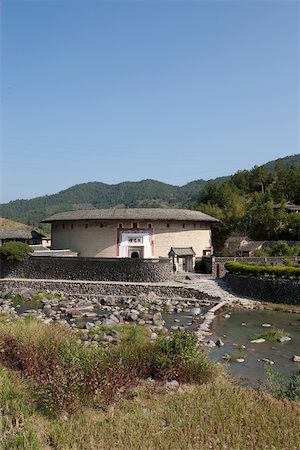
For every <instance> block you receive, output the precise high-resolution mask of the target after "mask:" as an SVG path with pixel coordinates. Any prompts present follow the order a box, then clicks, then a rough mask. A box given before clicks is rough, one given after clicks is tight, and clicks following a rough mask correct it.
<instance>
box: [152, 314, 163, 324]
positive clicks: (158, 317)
mask: <svg viewBox="0 0 300 450" xmlns="http://www.w3.org/2000/svg"><path fill="white" fill-rule="evenodd" d="M152 319H153V322H154V323H155V325H161V324H162V323H164V320H163V318H162V315H161V313H160V312H157V313H155V314H153V318H152Z"/></svg>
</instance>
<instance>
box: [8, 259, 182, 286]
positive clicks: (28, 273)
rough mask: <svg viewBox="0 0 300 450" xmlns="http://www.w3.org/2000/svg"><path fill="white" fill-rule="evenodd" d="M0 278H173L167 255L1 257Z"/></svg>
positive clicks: (130, 279)
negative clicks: (19, 259)
mask: <svg viewBox="0 0 300 450" xmlns="http://www.w3.org/2000/svg"><path fill="white" fill-rule="evenodd" d="M0 276H1V278H6V277H10V278H34V279H59V280H88V281H131V282H137V283H138V282H160V281H166V280H170V279H173V271H172V266H171V264H170V262H169V260H168V259H158V260H149V259H128V258H112V259H110V258H62V257H57V258H56V257H38V256H35V257H32V258H28V259H27V260H25V261H23V262H21V263H17V264H13V263H7V262H4V261H1V266H0Z"/></svg>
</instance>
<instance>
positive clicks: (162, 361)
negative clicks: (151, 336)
mask: <svg viewBox="0 0 300 450" xmlns="http://www.w3.org/2000/svg"><path fill="white" fill-rule="evenodd" d="M125 331H126V339H124V341H123V342H122V343H121V344H120V345H119V346H109V347H101V346H99V347H98V346H97V347H93V346H85V345H84V344H83V342H81V341H78V336H77V335H76V333H75V332H74V331H70V330H68V329H67V328H65V327H62V326H58V325H50V326H49V325H48V326H47V325H45V324H43V323H41V322H39V321H38V320H36V319H33V318H28V317H27V318H25V319H21V318H19V319H9V320H8V321H7V319H6V321H5V320H3V321H2V322H1V321H0V360H1V361H2V363H3V364H5V365H7V366H9V367H14V368H15V369H18V370H19V371H21V372H22V373H23V374H24V375H25V376H26V377H27V379H28V380H29V381H30V383H31V385H32V387H33V389H34V392H35V397H36V400H37V403H38V405H39V407H40V408H41V409H42V410H44V411H45V412H47V413H49V414H53V413H55V412H56V411H62V410H66V411H70V412H72V411H75V410H76V409H77V408H78V407H79V406H80V405H84V404H86V405H89V404H92V403H94V402H101V403H107V402H109V401H111V400H113V399H114V397H115V396H116V394H118V393H119V392H120V391H125V390H127V389H128V388H130V387H133V386H135V385H137V384H138V382H139V380H140V379H146V378H149V377H152V378H154V379H158V380H170V379H176V380H178V381H182V382H189V381H192V382H196V383H202V382H204V381H206V380H207V379H208V378H213V377H214V376H215V375H217V374H218V373H219V371H218V370H217V367H218V366H216V364H215V363H213V362H211V361H209V359H208V357H207V356H206V354H204V353H200V352H199V351H198V349H197V345H196V344H197V338H196V336H195V335H194V334H192V333H187V332H177V333H175V334H174V336H173V337H172V338H170V339H167V338H162V339H159V340H158V341H157V342H155V343H151V342H150V341H149V340H147V341H146V340H145V339H144V336H143V334H142V333H141V332H140V329H139V327H133V328H132V331H131V330H130V327H126V330H125Z"/></svg>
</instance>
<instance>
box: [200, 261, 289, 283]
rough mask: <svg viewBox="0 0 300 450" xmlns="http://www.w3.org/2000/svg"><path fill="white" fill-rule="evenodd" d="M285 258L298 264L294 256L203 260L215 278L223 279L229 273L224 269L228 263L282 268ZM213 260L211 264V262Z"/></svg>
mask: <svg viewBox="0 0 300 450" xmlns="http://www.w3.org/2000/svg"><path fill="white" fill-rule="evenodd" d="M285 258H290V259H291V260H292V261H293V260H294V261H295V262H297V260H298V258H297V257H293V256H282V257H280V256H268V257H254V256H250V257H248V256H245V257H242V256H241V257H240V256H238V257H233V256H212V257H211V258H203V259H204V262H205V264H206V266H207V267H209V268H211V273H212V275H213V277H215V278H223V277H224V276H225V275H226V273H227V271H226V270H225V268H224V264H225V263H226V262H227V261H236V262H238V263H245V264H259V263H266V264H268V265H270V266H282V265H283V262H282V261H283V260H284V259H285ZM209 260H211V263H210V262H209Z"/></svg>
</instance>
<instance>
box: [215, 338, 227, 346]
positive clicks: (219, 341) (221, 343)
mask: <svg viewBox="0 0 300 450" xmlns="http://www.w3.org/2000/svg"><path fill="white" fill-rule="evenodd" d="M215 344H216V345H217V346H218V347H223V345H225V344H224V342H223V341H222V339H218V340H217V341H216V342H215Z"/></svg>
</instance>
